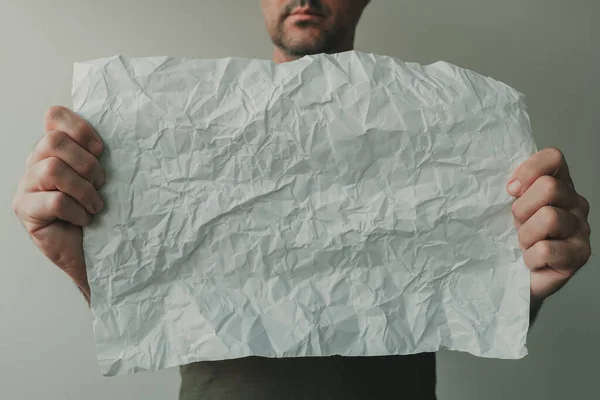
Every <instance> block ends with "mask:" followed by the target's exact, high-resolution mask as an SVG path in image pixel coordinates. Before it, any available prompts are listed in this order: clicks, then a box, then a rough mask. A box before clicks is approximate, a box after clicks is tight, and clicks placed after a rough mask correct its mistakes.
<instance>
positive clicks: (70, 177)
mask: <svg viewBox="0 0 600 400" xmlns="http://www.w3.org/2000/svg"><path fill="white" fill-rule="evenodd" d="M52 190H58V191H60V192H63V193H65V194H67V195H69V196H71V197H72V198H73V199H75V200H76V201H77V202H79V204H81V205H82V206H83V207H85V209H86V210H87V211H88V212H90V213H92V214H95V213H97V212H99V211H100V210H101V209H102V207H103V206H104V203H103V202H102V198H101V197H100V195H99V194H98V192H97V191H96V189H94V187H93V186H92V185H91V184H90V183H89V182H88V181H86V180H85V179H83V178H82V177H81V176H79V174H77V173H76V172H75V171H73V170H72V169H71V168H70V167H69V166H68V165H67V164H65V163H64V162H63V161H62V160H61V159H59V158H56V157H49V158H46V159H43V160H42V161H39V162H38V163H36V164H34V165H33V166H32V167H31V168H30V169H29V170H28V172H27V177H26V179H25V188H24V191H26V192H41V191H52Z"/></svg>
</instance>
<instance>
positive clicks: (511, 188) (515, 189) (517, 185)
mask: <svg viewBox="0 0 600 400" xmlns="http://www.w3.org/2000/svg"><path fill="white" fill-rule="evenodd" d="M522 186H523V185H521V182H519V181H518V180H514V181H512V182H511V183H509V184H508V186H507V187H506V189H507V190H508V193H510V194H511V195H513V196H518V195H520V194H521V188H522Z"/></svg>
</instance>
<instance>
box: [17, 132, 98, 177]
mask: <svg viewBox="0 0 600 400" xmlns="http://www.w3.org/2000/svg"><path fill="white" fill-rule="evenodd" d="M49 157H56V158H59V159H61V160H62V161H64V162H65V163H66V164H67V165H68V166H69V167H71V169H73V170H74V171H75V172H77V173H78V174H79V175H80V176H81V177H83V178H84V179H86V180H87V181H88V182H90V183H91V184H92V185H94V187H95V188H100V187H101V186H102V184H103V183H104V172H103V171H102V167H101V166H100V162H99V161H98V159H97V158H96V157H95V156H94V155H92V154H91V153H89V152H88V151H87V150H85V149H84V148H83V147H81V146H80V145H78V144H77V143H75V141H73V139H71V137H70V136H69V135H67V134H66V133H64V132H62V131H49V132H48V133H46V134H45V135H44V136H43V137H42V138H41V139H40V141H39V142H38V144H37V145H36V146H35V149H34V150H33V152H32V153H31V155H30V156H29V158H28V159H27V163H28V166H31V165H33V164H35V163H37V162H38V161H41V160H43V159H45V158H49Z"/></svg>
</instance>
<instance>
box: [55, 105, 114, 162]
mask: <svg viewBox="0 0 600 400" xmlns="http://www.w3.org/2000/svg"><path fill="white" fill-rule="evenodd" d="M44 129H45V131H46V132H50V131H62V132H65V133H66V134H67V135H69V136H70V137H71V139H73V140H74V141H75V142H76V143H77V144H79V145H80V146H81V147H83V148H84V149H86V150H87V151H89V152H90V153H92V154H93V155H95V156H96V157H98V156H99V155H100V154H101V153H102V148H103V147H102V140H101V139H100V136H98V134H97V133H96V131H95V130H94V128H92V126H91V125H90V124H88V123H87V121H86V120H84V119H83V118H81V117H80V116H79V115H77V114H76V113H74V112H73V111H71V110H69V109H68V108H66V107H61V106H54V107H50V108H49V109H48V111H46V114H45V115H44Z"/></svg>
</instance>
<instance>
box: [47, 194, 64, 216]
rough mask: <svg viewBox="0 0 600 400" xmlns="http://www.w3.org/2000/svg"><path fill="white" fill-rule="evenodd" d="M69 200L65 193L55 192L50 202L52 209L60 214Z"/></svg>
mask: <svg viewBox="0 0 600 400" xmlns="http://www.w3.org/2000/svg"><path fill="white" fill-rule="evenodd" d="M66 199H67V195H66V194H64V193H63V192H54V194H53V196H52V199H51V201H50V209H51V210H52V211H53V212H54V213H55V214H58V213H59V211H60V210H62V208H63V207H64V205H65V202H66Z"/></svg>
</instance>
